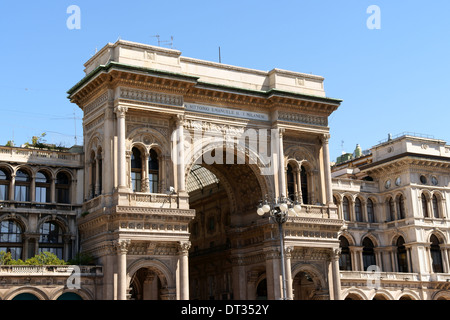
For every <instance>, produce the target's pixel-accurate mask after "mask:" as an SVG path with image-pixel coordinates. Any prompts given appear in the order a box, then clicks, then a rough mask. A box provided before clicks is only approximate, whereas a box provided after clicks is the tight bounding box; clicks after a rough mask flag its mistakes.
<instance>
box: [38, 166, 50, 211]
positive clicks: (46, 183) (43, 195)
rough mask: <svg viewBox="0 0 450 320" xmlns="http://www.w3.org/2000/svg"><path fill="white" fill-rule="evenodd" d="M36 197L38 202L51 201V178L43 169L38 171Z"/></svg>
mask: <svg viewBox="0 0 450 320" xmlns="http://www.w3.org/2000/svg"><path fill="white" fill-rule="evenodd" d="M35 198H36V200H35V201H36V202H41V203H44V202H50V179H49V178H48V175H47V174H46V173H44V172H41V171H39V172H38V173H36V187H35Z"/></svg>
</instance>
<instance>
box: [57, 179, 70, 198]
mask: <svg viewBox="0 0 450 320" xmlns="http://www.w3.org/2000/svg"><path fill="white" fill-rule="evenodd" d="M55 187H56V202H57V203H70V180H69V176H68V175H67V173H65V172H59V173H58V174H57V175H56V184H55Z"/></svg>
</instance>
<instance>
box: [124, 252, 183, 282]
mask: <svg viewBox="0 0 450 320" xmlns="http://www.w3.org/2000/svg"><path fill="white" fill-rule="evenodd" d="M142 268H148V269H151V270H152V271H154V272H155V273H156V274H157V275H158V278H159V279H160V281H161V284H162V285H163V287H168V288H174V287H175V286H176V285H175V277H174V275H173V273H172V271H171V270H170V269H169V267H168V266H167V265H166V264H165V263H164V262H162V261H160V260H157V259H153V258H142V259H138V260H135V261H133V262H132V263H131V264H130V265H129V266H128V267H127V287H129V286H130V285H131V281H132V277H133V275H134V274H135V273H136V272H137V271H138V270H139V269H142Z"/></svg>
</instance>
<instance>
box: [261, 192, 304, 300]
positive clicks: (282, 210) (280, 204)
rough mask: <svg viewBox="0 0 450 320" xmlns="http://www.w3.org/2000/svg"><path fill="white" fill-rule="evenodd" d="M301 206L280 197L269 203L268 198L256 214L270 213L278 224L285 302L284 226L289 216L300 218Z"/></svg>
mask: <svg viewBox="0 0 450 320" xmlns="http://www.w3.org/2000/svg"><path fill="white" fill-rule="evenodd" d="M301 208H302V207H301V205H300V203H299V202H298V201H292V200H291V199H289V198H285V197H280V198H279V199H274V200H271V201H269V200H268V197H267V196H266V197H265V199H264V201H261V203H260V204H259V206H258V209H257V210H256V213H257V214H258V215H259V216H264V215H265V214H266V213H269V217H270V219H272V220H273V221H274V222H276V223H277V224H278V232H279V234H280V253H281V279H282V288H283V300H287V292H286V268H285V261H284V232H283V224H284V223H285V222H286V221H287V219H288V216H289V215H290V216H292V215H294V216H298V213H300V211H301Z"/></svg>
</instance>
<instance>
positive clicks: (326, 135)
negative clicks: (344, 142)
mask: <svg viewBox="0 0 450 320" xmlns="http://www.w3.org/2000/svg"><path fill="white" fill-rule="evenodd" d="M330 137H331V135H330V134H329V133H324V134H323V135H322V136H321V137H320V141H321V142H322V144H328V141H329V140H330Z"/></svg>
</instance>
